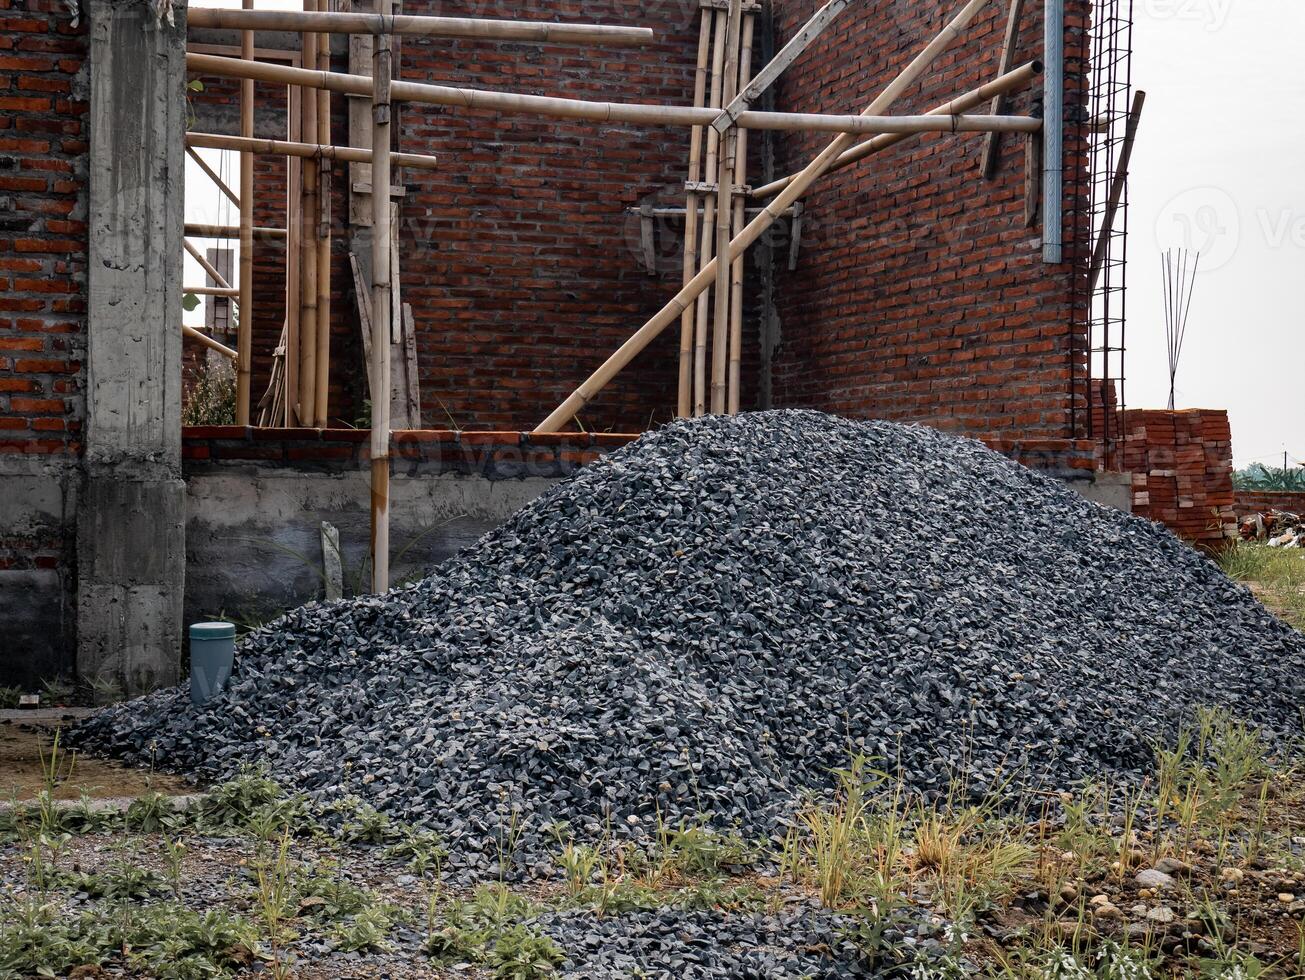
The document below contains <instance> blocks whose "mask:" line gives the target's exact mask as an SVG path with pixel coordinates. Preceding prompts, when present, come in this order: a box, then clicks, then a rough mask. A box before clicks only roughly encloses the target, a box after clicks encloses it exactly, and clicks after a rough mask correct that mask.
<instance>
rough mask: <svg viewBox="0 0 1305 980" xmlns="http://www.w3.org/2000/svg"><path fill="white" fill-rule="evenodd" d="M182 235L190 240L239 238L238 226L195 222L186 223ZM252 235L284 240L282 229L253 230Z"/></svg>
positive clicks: (257, 228)
mask: <svg viewBox="0 0 1305 980" xmlns="http://www.w3.org/2000/svg"><path fill="white" fill-rule="evenodd" d="M183 234H186V235H189V236H191V237H192V238H239V237H240V226H239V225H206V224H201V223H200V222H196V221H187V222H186V225H185V228H184V229H183ZM254 235H255V236H257V237H259V238H285V229H284V228H260V227H255V228H254Z"/></svg>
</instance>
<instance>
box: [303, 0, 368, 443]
mask: <svg viewBox="0 0 1305 980" xmlns="http://www.w3.org/2000/svg"><path fill="white" fill-rule="evenodd" d="M320 2H321V3H322V4H323V5H325V3H326V0H320ZM317 67H318V68H320V69H322V70H323V71H329V70H330V68H331V35H329V34H325V33H323V34H318V35H317ZM317 142H318V143H320V144H322V145H323V146H327V145H329V144H330V142H331V93H330V92H328V91H326V89H319V90H318V92H317ZM317 166H318V174H317V216H316V217H317V377H316V384H315V387H316V391H315V392H314V396H313V407H314V409H315V412H314V416H313V420H314V424H315V425H316V426H317V428H319V429H325V428H326V426H327V420H328V418H329V415H330V405H329V392H330V387H331V161H330V160H329V159H327V158H326V157H319V158H318V160H317ZM373 190H374V188H373Z"/></svg>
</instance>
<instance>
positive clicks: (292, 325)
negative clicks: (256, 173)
mask: <svg viewBox="0 0 1305 980" xmlns="http://www.w3.org/2000/svg"><path fill="white" fill-rule="evenodd" d="M302 94H303V89H301V88H300V87H299V86H297V85H291V86H289V87H288V88H287V89H286V105H287V106H288V108H289V112H288V114H287V127H286V128H287V130H288V132H287V133H286V135H287V136H289V137H290V139H292V140H299V139H300V138H301V137H302V136H303V117H302V116H301V114H300V112H299V107H300V101H301V99H300V96H301V95H302ZM302 178H303V161H302V160H300V159H299V158H297V157H291V158H289V159H288V160H287V161H286V210H285V213H286V248H285V291H286V298H285V322H286V341H285V357H284V359H283V360H284V362H285V398H284V404H283V408H284V410H285V423H284V424H285V425H286V426H287V427H293V426H297V425H300V424H302V423H301V420H300V417H299V313H300V309H299V294H300V289H301V286H302V283H301V282H300V278H299V234H300V232H301V231H302V229H303V214H302V212H303V189H302V187H301V180H302Z"/></svg>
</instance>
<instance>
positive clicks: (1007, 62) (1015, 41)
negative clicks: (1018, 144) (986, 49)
mask: <svg viewBox="0 0 1305 980" xmlns="http://www.w3.org/2000/svg"><path fill="white" fill-rule="evenodd" d="M1023 13H1024V0H1010V16H1009V17H1008V18H1007V20H1006V38H1005V40H1004V41H1003V42H1002V45H1001V64H1000V67H998V69H997V74H998V75H1005V74H1006V73H1007V72H1009V71H1010V68H1011V64H1012V63H1013V62H1014V60H1015V49H1016V47H1018V46H1019V40H1020V16H1021V15H1022V14H1023ZM1005 103H1006V97H1005V96H1004V95H998V96H994V97H993V100H992V114H993V115H994V116H995V115H998V114H1000V113H1001V112H1002V111H1003V109H1004V108H1005ZM1000 148H1001V133H989V134H988V138H987V139H986V140H985V141H984V145H983V162H982V163H981V164H980V165H979V172H980V173H982V174H983V178H984V180H992V178H993V177H995V176H996V175H997V162H998V159H999V154H998V151H999V150H1000Z"/></svg>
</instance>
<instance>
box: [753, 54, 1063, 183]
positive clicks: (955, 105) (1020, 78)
mask: <svg viewBox="0 0 1305 980" xmlns="http://www.w3.org/2000/svg"><path fill="white" fill-rule="evenodd" d="M1041 74H1042V62H1040V61H1030V62H1029V63H1028V64H1026V65H1021V66H1020V67H1019V68H1016V69H1015V70H1014V71H1012V72H1010V73H1009V74H1006V75H1000V76H998V77H997V78H994V79H993V80H992V81H990V82H987V83H985V84H983V85H980V86H979V87H978V88H976V89H972V90H971V91H969V92H966V93H965V94H964V95H958V96H957V97H956V98H954V99H952V100H951V101H950V102H944V103H943V104H942V105H940V106H936V107H934V108H933V109H930V110H929V111H928V112H927V113H925V115H927V116H959V115H961V114H963V113H965V112H967V111H968V110H970V109H973V108H974V107H975V106H978V105H982V104H983V103H984V102H987V101H988V100H990V99H992V98H995V97H996V96H997V95H1000V94H1003V93H1005V94H1009V93H1011V92H1014V91H1016V90H1018V89H1021V88H1023V87H1024V86H1025V85H1027V84H1029V82H1031V81H1033V79H1035V78H1037V77H1038V76H1039V75H1041ZM966 118H974V117H966ZM1039 122H1041V120H1039ZM904 139H906V136H905V135H903V134H901V133H884V134H882V135H880V136H877V137H875V138H874V139H872V140H866V141H865V142H864V143H858V144H857V145H856V146H854V147H852V148H851V149H850V150H847V151H845V152H844V153H842V154H840V155H839V157H838V159H837V160H836V161H834V164H833V166H831V167H830V168H829V170H828V171H827V172H828V173H833V172H834V171H835V170H842V169H843V168H844V167H850V166H851V165H852V164H854V163H856V162H857V161H859V160H864V159H865V158H866V157H868V156H871V155H873V154H875V153H878V152H879V151H880V150H886V149H887V148H888V147H890V146H893V145H895V144H897V143H900V142H901V141H902V140H904ZM797 176H798V175H797V174H789V175H788V176H787V177H780V178H778V179H777V180H773V181H771V182H770V183H769V184H764V185H762V186H761V187H754V188H753V189H752V192H751V193H750V194H749V195H748V196H749V197H752V198H754V199H755V198H766V197H772V196H774V195H775V194H778V193H780V192H781V191H782V190H784V188H786V187H787V186H788V185H789V184H790V183H792V182H793V180H794V179H796V177H797Z"/></svg>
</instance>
